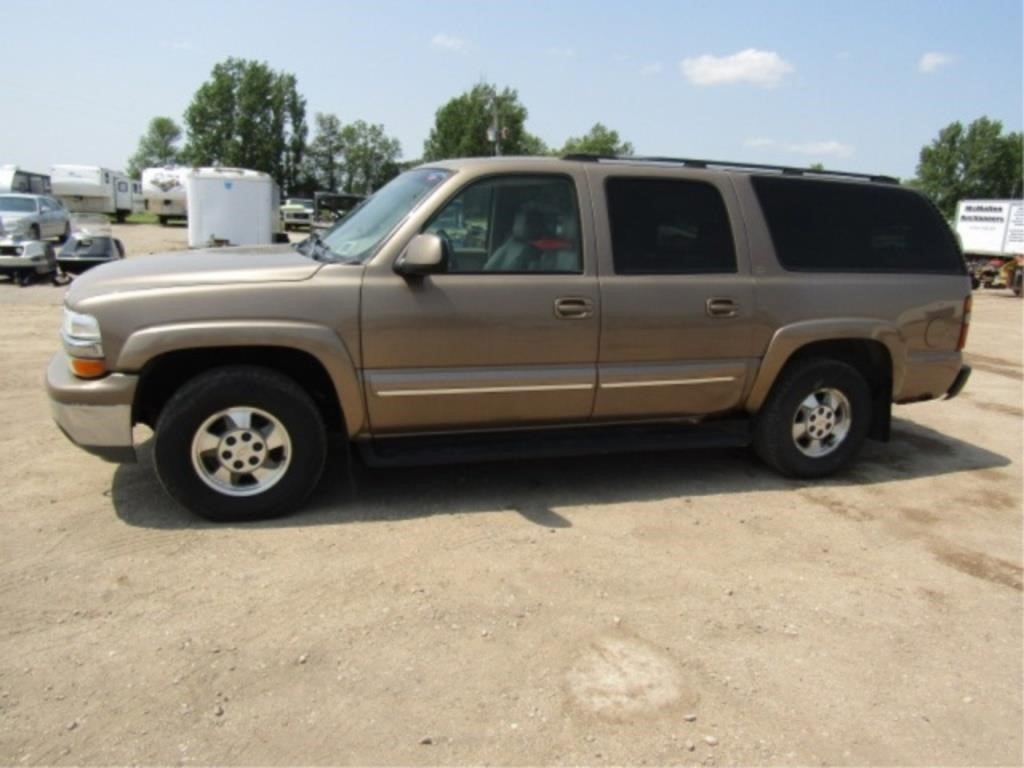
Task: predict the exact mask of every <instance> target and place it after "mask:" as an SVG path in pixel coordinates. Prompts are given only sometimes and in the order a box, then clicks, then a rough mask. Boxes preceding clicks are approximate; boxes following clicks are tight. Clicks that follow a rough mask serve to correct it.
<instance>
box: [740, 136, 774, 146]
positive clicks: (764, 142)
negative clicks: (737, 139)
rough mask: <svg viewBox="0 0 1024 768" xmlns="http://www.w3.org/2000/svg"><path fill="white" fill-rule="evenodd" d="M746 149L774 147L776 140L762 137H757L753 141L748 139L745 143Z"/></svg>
mask: <svg viewBox="0 0 1024 768" xmlns="http://www.w3.org/2000/svg"><path fill="white" fill-rule="evenodd" d="M743 146H745V147H773V146H775V139H765V138H761V137H755V138H753V139H747V140H746V141H744V142H743Z"/></svg>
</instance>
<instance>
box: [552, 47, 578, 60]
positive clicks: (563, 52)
mask: <svg viewBox="0 0 1024 768" xmlns="http://www.w3.org/2000/svg"><path fill="white" fill-rule="evenodd" d="M548 54H549V55H551V56H557V57H558V58H560V59H575V58H576V49H575V48H548Z"/></svg>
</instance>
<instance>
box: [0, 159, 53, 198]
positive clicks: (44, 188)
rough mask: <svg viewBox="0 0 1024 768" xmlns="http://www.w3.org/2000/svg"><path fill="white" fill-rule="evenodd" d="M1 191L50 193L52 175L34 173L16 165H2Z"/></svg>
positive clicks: (30, 193) (0, 169)
mask: <svg viewBox="0 0 1024 768" xmlns="http://www.w3.org/2000/svg"><path fill="white" fill-rule="evenodd" d="M0 192H20V193H22V194H26V195H48V194H50V192H51V189H50V177H49V176H47V175H46V174H45V173H32V171H26V170H24V169H23V168H19V167H18V166H16V165H0Z"/></svg>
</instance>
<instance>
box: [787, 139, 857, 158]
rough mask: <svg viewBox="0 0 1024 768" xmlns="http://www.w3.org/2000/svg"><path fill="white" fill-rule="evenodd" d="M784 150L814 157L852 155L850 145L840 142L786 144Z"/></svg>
mask: <svg viewBox="0 0 1024 768" xmlns="http://www.w3.org/2000/svg"><path fill="white" fill-rule="evenodd" d="M786 149H787V150H788V151H789V152H794V153H796V154H798V155H814V156H815V157H849V156H850V155H852V154H853V147H852V146H851V145H850V144H843V143H842V142H841V141H808V142H805V143H803V144H787V145H786Z"/></svg>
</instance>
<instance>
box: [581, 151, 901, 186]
mask: <svg viewBox="0 0 1024 768" xmlns="http://www.w3.org/2000/svg"><path fill="white" fill-rule="evenodd" d="M562 159H563V160H579V161H583V162H592V163H600V162H609V161H610V162H619V163H658V164H664V165H682V166H684V167H686V168H722V169H725V170H729V169H734V170H738V171H766V172H769V173H778V174H782V175H784V176H812V177H825V178H829V177H838V178H844V179H861V180H862V181H874V182H878V183H881V184H899V179H895V178H893V177H892V176H881V175H877V174H871V173H851V172H849V171H831V170H824V169H823V170H815V169H813V168H795V167H792V166H787V165H763V164H761V163H733V162H728V161H725V160H695V159H693V158H688V157H648V156H633V155H593V154H586V153H574V154H568V155H563V156H562Z"/></svg>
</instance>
